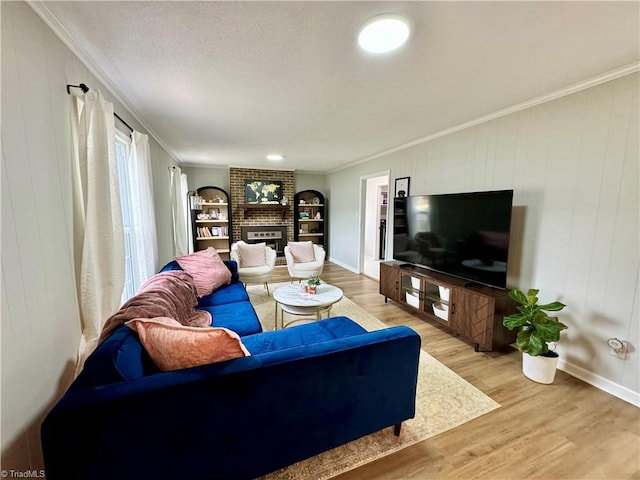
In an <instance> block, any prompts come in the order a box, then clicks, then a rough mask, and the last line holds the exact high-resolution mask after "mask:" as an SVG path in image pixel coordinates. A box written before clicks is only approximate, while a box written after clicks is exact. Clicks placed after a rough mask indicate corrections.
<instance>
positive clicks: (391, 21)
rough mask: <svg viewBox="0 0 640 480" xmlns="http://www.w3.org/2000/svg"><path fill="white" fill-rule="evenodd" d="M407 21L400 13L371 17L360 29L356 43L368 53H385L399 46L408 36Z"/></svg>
mask: <svg viewBox="0 0 640 480" xmlns="http://www.w3.org/2000/svg"><path fill="white" fill-rule="evenodd" d="M409 31H410V30H409V22H408V21H407V19H406V18H404V17H403V16H401V15H395V14H391V13H388V14H384V15H378V16H376V17H373V18H372V19H371V20H369V21H368V22H366V23H365V24H364V25H363V26H362V28H361V29H360V33H359V35H358V44H359V45H360V47H361V48H362V49H363V50H365V51H367V52H369V53H386V52H390V51H392V50H395V49H396V48H399V47H401V46H402V45H404V43H405V42H406V41H407V39H408V38H409Z"/></svg>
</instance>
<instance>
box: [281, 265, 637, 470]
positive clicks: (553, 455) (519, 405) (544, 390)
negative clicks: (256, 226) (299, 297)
mask: <svg viewBox="0 0 640 480" xmlns="http://www.w3.org/2000/svg"><path fill="white" fill-rule="evenodd" d="M322 279H323V280H324V281H325V282H327V283H330V284H333V285H336V286H339V287H340V288H341V289H342V290H343V291H344V294H345V296H347V297H349V298H350V299H351V300H353V301H354V302H355V303H357V304H358V305H359V306H360V307H362V308H363V309H365V310H367V311H368V312H369V313H371V314H373V315H374V316H376V317H377V318H378V319H380V320H381V321H382V322H384V323H386V324H387V325H408V326H410V327H411V328H413V329H414V330H416V331H417V332H418V333H419V334H420V337H421V338H422V348H423V349H424V350H425V351H427V352H428V353H429V354H431V355H432V356H433V357H435V358H436V359H438V360H439V361H440V362H442V363H443V364H445V365H446V366H447V367H449V368H450V369H451V370H453V371H455V372H456V373H457V374H458V375H460V376H461V377H463V378H465V379H466V380H467V381H468V382H470V383H472V384H473V385H475V386H476V387H477V388H479V389H480V390H482V391H483V392H484V393H485V394H487V395H489V396H490V397H491V398H492V399H494V400H495V401H496V402H498V403H499V404H500V405H501V407H500V408H498V409H496V410H494V411H492V412H490V413H488V414H486V415H484V416H482V417H479V418H477V419H475V420H472V421H470V422H467V423H466V424H464V425H461V426H460V427H457V428H454V429H452V430H450V431H448V432H445V433H443V434H440V435H437V436H435V437H433V438H430V439H427V440H425V441H423V442H420V443H418V444H416V445H414V446H411V447H408V448H405V449H403V450H401V451H399V452H397V453H395V454H393V455H388V456H386V457H384V458H382V459H380V460H378V461H376V462H372V463H369V464H367V465H364V466H362V467H360V468H357V469H355V470H352V471H350V472H347V473H345V474H343V475H340V476H339V477H337V479H339V480H354V479H367V480H375V479H384V480H387V479H472V478H474V479H492V480H498V479H505V480H507V479H508V480H511V479H550V480H551V479H554V480H560V479H598V480H600V479H615V480H618V479H636V480H637V479H640V409H638V408H636V407H635V406H633V405H630V404H628V403H626V402H625V401H623V400H620V399H618V398H616V397H614V396H612V395H609V394H607V393H605V392H603V391H601V390H598V389H597V388H595V387H592V386H590V385H588V384H586V383H584V382H582V381H580V380H578V379H576V378H574V377H572V376H570V375H567V374H566V373H564V372H562V371H558V373H557V375H556V379H555V382H554V383H553V384H552V385H540V384H537V383H535V382H532V381H531V380H528V379H527V378H525V377H524V376H523V375H522V372H521V359H520V355H521V354H520V353H519V352H517V351H515V350H513V351H508V352H506V353H495V352H493V353H476V352H474V350H473V347H472V346H471V345H470V344H468V343H466V342H464V341H463V340H461V339H459V338H456V337H454V336H452V335H451V334H450V333H447V332H445V331H444V330H442V329H441V328H439V327H437V326H434V325H431V324H429V323H426V322H424V321H422V320H420V319H418V318H416V317H414V316H413V315H411V314H410V313H408V312H407V311H405V310H403V309H402V308H401V307H400V306H398V304H395V303H393V302H391V301H389V303H386V304H385V303H384V297H383V296H382V295H380V294H379V293H378V282H377V281H375V280H373V279H371V278H369V277H366V276H364V275H357V274H354V273H352V272H350V271H348V270H346V269H344V268H342V267H339V266H337V265H335V264H332V263H327V264H326V266H325V268H324V271H323V273H322ZM288 280H290V278H289V275H288V273H287V269H286V268H276V273H275V275H274V278H273V280H272V282H282V281H288ZM389 434H390V435H392V433H391V430H390V431H389Z"/></svg>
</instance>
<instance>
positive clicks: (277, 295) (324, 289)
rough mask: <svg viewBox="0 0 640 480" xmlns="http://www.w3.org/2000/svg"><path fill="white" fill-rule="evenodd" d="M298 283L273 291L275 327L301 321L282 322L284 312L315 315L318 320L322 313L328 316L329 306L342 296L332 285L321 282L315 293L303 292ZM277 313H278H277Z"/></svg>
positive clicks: (306, 315) (307, 315) (278, 327)
mask: <svg viewBox="0 0 640 480" xmlns="http://www.w3.org/2000/svg"><path fill="white" fill-rule="evenodd" d="M302 285H303V284H300V283H292V284H291V285H285V286H284V287H280V288H278V289H277V290H276V291H275V292H273V299H274V300H275V302H276V311H275V329H276V330H278V329H281V328H284V327H286V326H288V325H291V324H292V323H296V322H300V321H303V320H304V319H296V320H292V321H290V322H287V323H286V325H285V323H284V314H285V313H288V314H289V315H295V316H298V317H309V316H313V317H315V320H320V319H321V318H322V315H325V314H326V316H327V317H329V314H330V313H331V307H332V306H333V304H334V303H336V302H338V301H339V300H340V299H341V298H342V295H343V294H342V290H340V289H339V288H338V287H334V286H333V285H329V284H326V283H321V284H320V285H318V288H317V290H316V293H303V292H302ZM278 313H279V315H278Z"/></svg>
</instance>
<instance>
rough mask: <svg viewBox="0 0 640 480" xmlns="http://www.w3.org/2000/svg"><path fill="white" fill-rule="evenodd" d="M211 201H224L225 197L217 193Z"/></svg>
mask: <svg viewBox="0 0 640 480" xmlns="http://www.w3.org/2000/svg"><path fill="white" fill-rule="evenodd" d="M211 203H224V199H223V198H222V197H221V196H220V195H216V197H215V198H214V199H213V202H211Z"/></svg>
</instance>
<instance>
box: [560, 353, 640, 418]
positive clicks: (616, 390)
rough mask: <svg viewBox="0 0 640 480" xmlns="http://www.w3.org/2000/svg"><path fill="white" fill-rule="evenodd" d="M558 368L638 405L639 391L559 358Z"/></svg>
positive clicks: (639, 399)
mask: <svg viewBox="0 0 640 480" xmlns="http://www.w3.org/2000/svg"><path fill="white" fill-rule="evenodd" d="M558 369H560V370H562V371H563V372H565V373H568V374H569V375H571V376H573V377H576V378H579V379H580V380H582V381H583V382H586V383H588V384H589V385H593V386H594V387H596V388H597V389H599V390H602V391H604V392H607V393H609V394H611V395H613V396H614V397H618V398H619V399H621V400H624V401H625V402H628V403H630V404H631V405H634V406H636V407H640V393H638V392H634V391H633V390H629V389H628V388H626V387H623V386H622V385H618V384H617V383H615V382H612V381H611V380H608V379H606V378H604V377H601V376H600V375H597V374H595V373H593V372H590V371H588V370H585V369H584V368H582V367H579V366H577V365H573V364H571V363H567V362H566V361H564V360H562V358H561V359H560V361H559V362H558Z"/></svg>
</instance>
